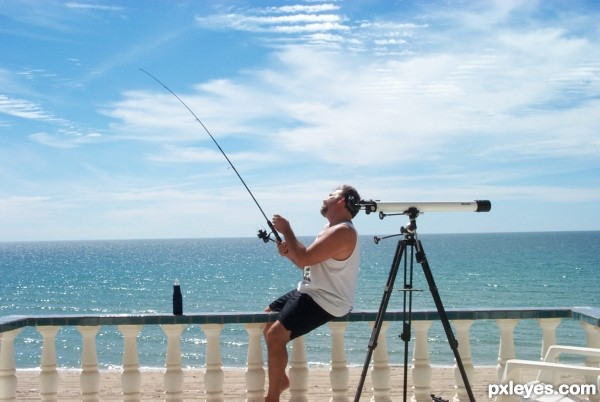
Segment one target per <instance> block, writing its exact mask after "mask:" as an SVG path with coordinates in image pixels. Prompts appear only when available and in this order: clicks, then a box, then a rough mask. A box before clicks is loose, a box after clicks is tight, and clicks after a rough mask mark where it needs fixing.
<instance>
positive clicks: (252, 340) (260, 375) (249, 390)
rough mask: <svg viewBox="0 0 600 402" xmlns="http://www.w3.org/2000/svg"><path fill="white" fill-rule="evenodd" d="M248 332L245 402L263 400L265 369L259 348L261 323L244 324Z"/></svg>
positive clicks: (263, 325) (260, 348)
mask: <svg viewBox="0 0 600 402" xmlns="http://www.w3.org/2000/svg"><path fill="white" fill-rule="evenodd" d="M244 327H245V328H246V332H248V366H247V368H246V374H245V378H246V402H259V401H260V402H262V401H264V400H265V369H264V367H263V355H262V347H261V338H262V331H263V328H264V327H265V324H263V323H253V324H245V325H244Z"/></svg>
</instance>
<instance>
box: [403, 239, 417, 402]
mask: <svg viewBox="0 0 600 402" xmlns="http://www.w3.org/2000/svg"><path fill="white" fill-rule="evenodd" d="M406 239H407V243H408V244H409V245H410V257H408V256H407V257H406V258H405V259H404V292H403V293H404V295H403V303H402V333H401V334H400V339H402V341H403V342H404V370H403V377H402V379H403V382H402V384H403V388H402V401H403V402H406V401H407V399H408V352H409V350H408V349H409V344H410V339H411V337H412V335H411V332H412V329H411V328H412V296H413V272H414V264H413V261H414V250H415V247H414V246H415V241H414V237H413V236H412V235H407V236H406ZM409 258H410V266H409V263H408V260H409Z"/></svg>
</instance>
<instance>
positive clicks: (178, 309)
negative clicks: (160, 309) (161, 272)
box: [173, 279, 183, 315]
mask: <svg viewBox="0 0 600 402" xmlns="http://www.w3.org/2000/svg"><path fill="white" fill-rule="evenodd" d="M173 314H174V315H182V314H183V298H182V296H181V287H180V286H179V280H178V279H175V283H174V284H173Z"/></svg>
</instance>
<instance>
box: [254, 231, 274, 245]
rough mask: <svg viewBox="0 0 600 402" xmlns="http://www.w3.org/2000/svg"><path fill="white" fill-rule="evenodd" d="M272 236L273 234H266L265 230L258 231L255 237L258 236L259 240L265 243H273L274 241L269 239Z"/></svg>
mask: <svg viewBox="0 0 600 402" xmlns="http://www.w3.org/2000/svg"><path fill="white" fill-rule="evenodd" d="M272 234H273V232H271V233H268V232H267V231H266V230H265V229H258V233H257V234H256V235H257V236H258V238H259V239H261V240H262V241H264V242H265V243H268V242H269V241H273V242H274V241H275V240H273V239H272V238H271V235H272Z"/></svg>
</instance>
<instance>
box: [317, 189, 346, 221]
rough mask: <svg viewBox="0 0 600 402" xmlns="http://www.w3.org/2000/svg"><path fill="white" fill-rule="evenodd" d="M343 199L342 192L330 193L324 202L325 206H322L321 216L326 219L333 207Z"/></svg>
mask: <svg viewBox="0 0 600 402" xmlns="http://www.w3.org/2000/svg"><path fill="white" fill-rule="evenodd" d="M341 198H342V190H335V191H334V192H332V193H330V194H329V196H327V198H325V199H324V200H323V205H321V215H323V217H326V216H327V212H328V211H329V209H330V208H331V206H333V205H335V204H336V203H337V202H339V201H340V199H341Z"/></svg>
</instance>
